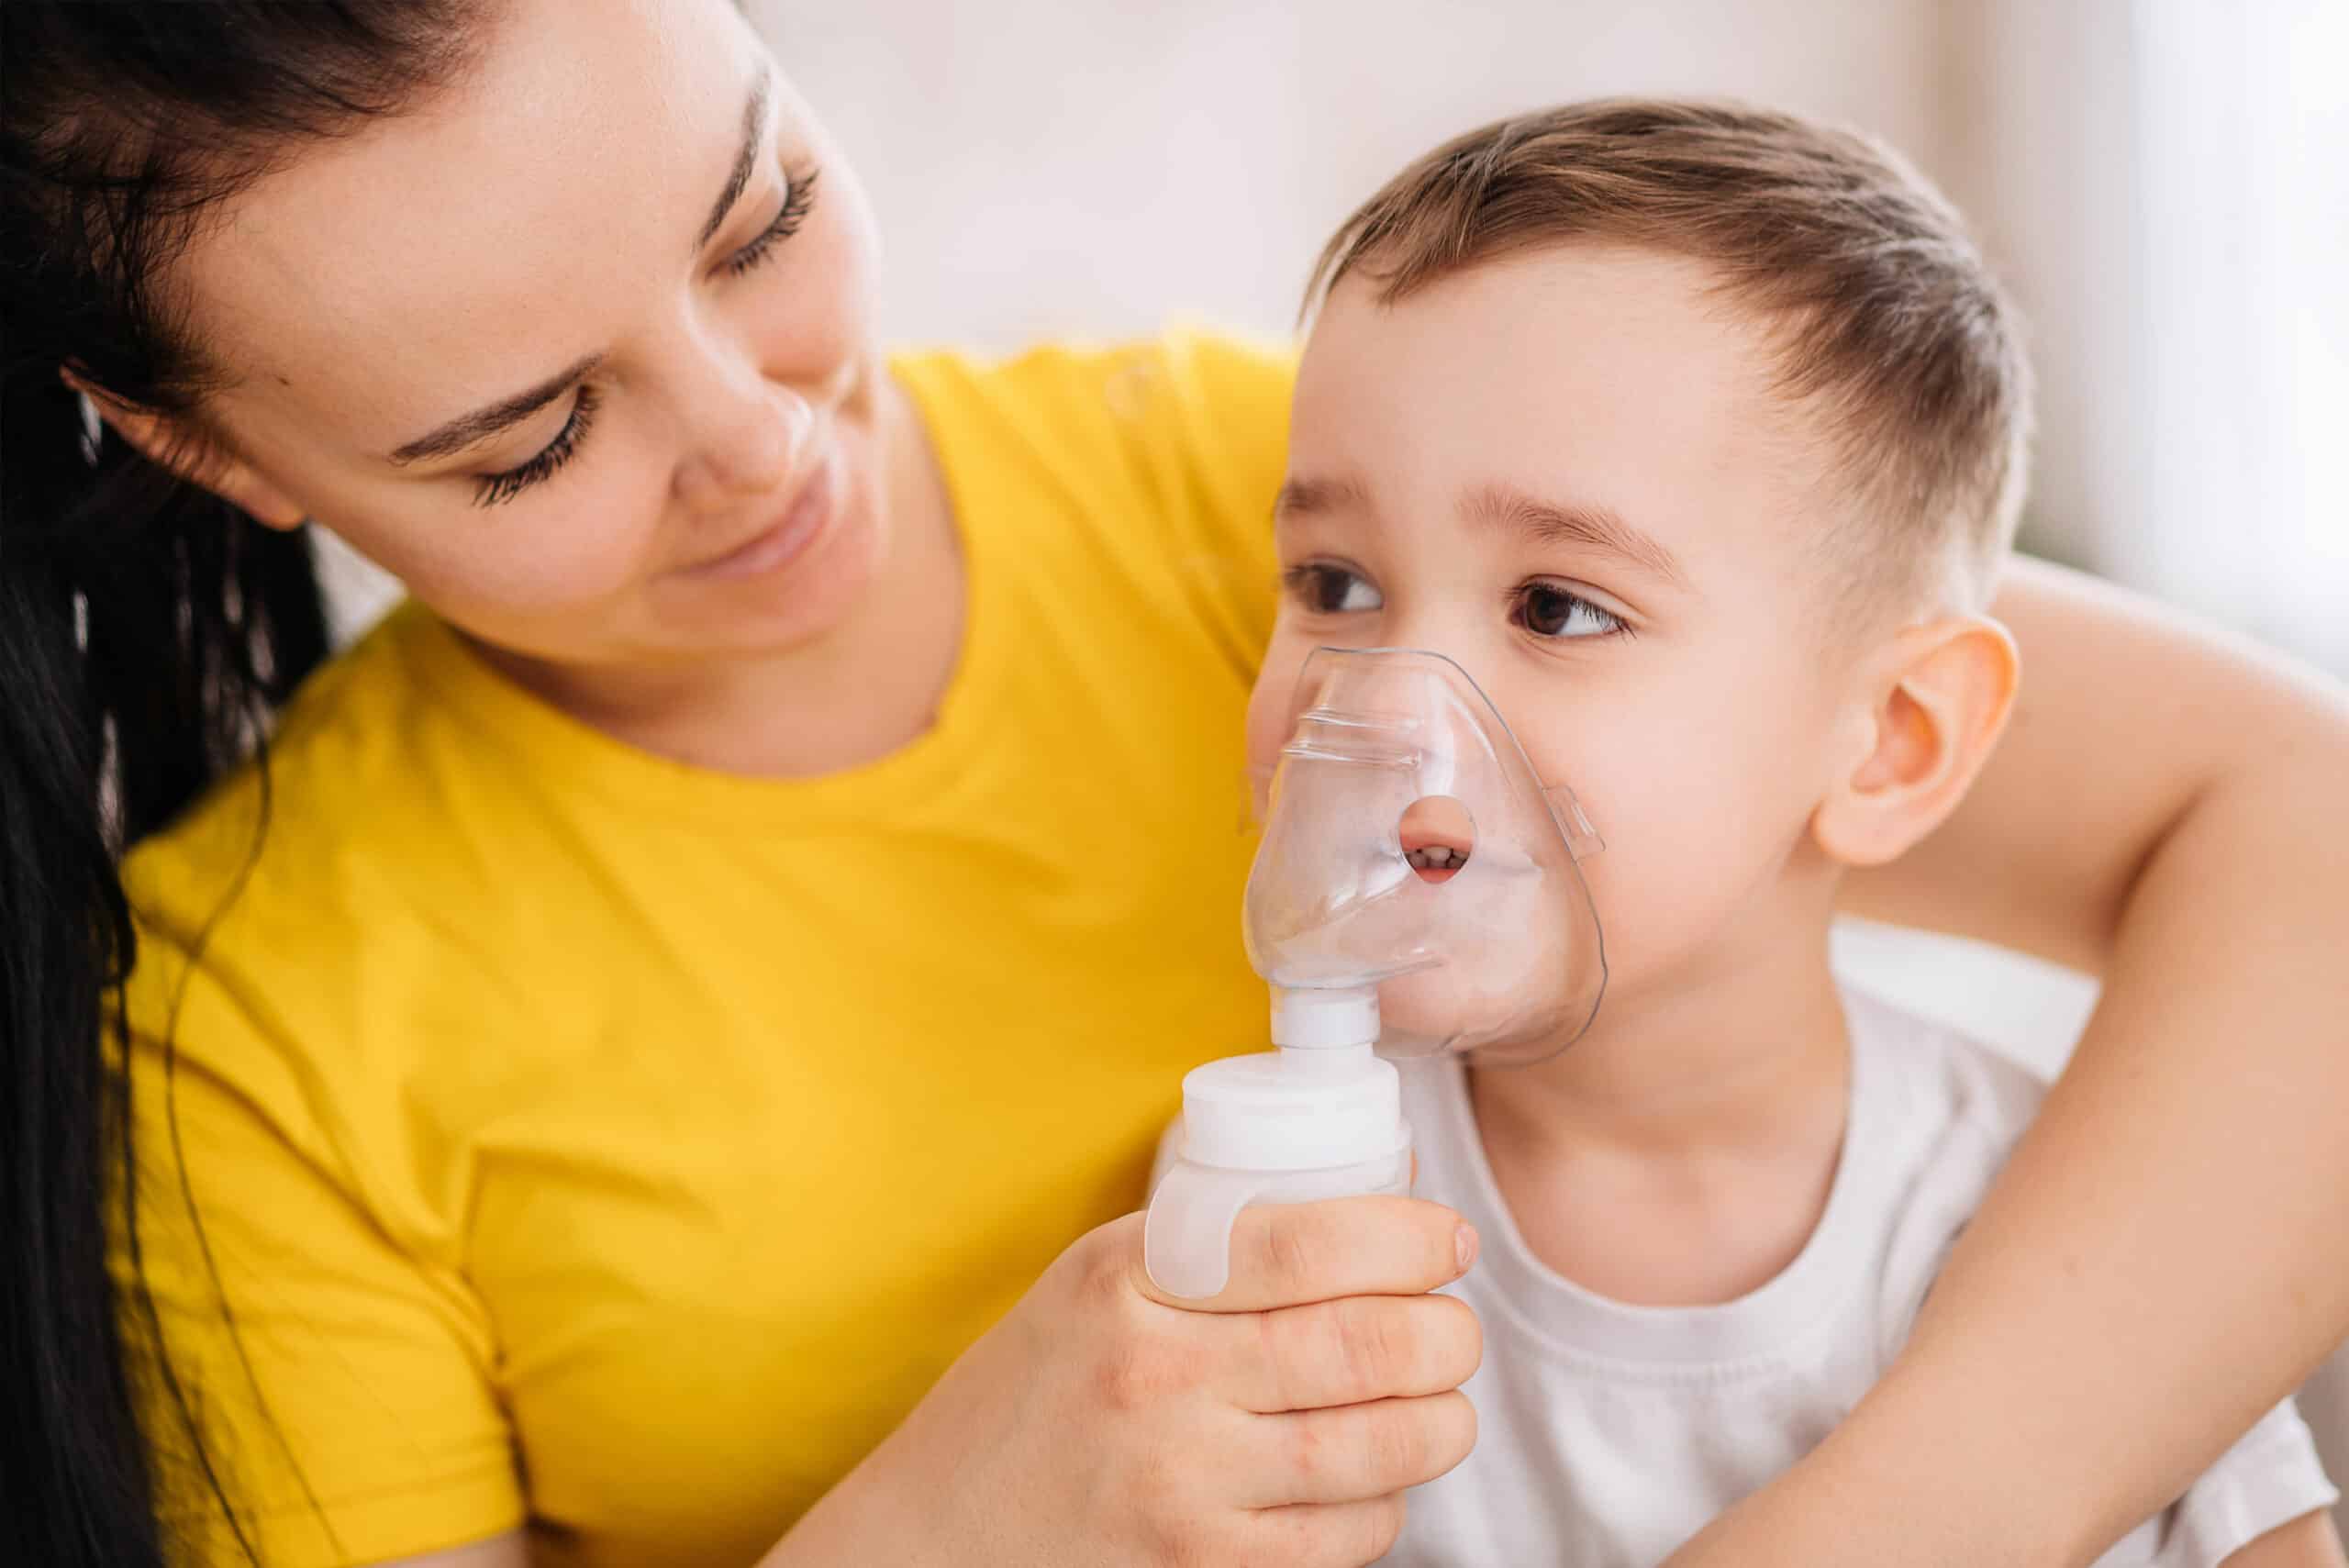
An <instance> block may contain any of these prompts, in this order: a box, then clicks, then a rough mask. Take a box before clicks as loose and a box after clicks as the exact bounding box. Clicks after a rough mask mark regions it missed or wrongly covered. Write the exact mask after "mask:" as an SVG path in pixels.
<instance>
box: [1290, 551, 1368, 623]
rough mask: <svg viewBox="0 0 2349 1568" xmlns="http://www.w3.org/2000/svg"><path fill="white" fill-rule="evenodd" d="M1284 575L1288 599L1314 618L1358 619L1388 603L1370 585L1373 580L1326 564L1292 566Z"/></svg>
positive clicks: (1341, 567) (1343, 568) (1315, 563)
mask: <svg viewBox="0 0 2349 1568" xmlns="http://www.w3.org/2000/svg"><path fill="white" fill-rule="evenodd" d="M1281 575H1282V580H1283V582H1284V583H1285V584H1286V586H1287V588H1288V594H1289V597H1290V598H1292V599H1295V600H1296V601H1297V605H1298V606H1300V607H1301V608H1303V609H1304V610H1305V611H1307V612H1308V614H1311V615H1317V616H1343V615H1358V614H1360V613H1362V612H1363V611H1364V610H1375V609H1377V608H1379V607H1380V606H1383V605H1385V604H1386V600H1385V599H1384V598H1382V597H1380V595H1379V592H1378V590H1377V589H1376V588H1375V587H1373V586H1372V585H1371V583H1370V579H1368V578H1367V577H1364V576H1363V575H1362V574H1361V573H1358V572H1354V571H1352V570H1349V569H1348V568H1346V567H1343V566H1332V565H1330V564H1329V563H1328V562H1313V563H1312V564H1309V565H1305V566H1292V567H1290V568H1289V569H1288V570H1287V571H1286V572H1285V573H1282V574H1281Z"/></svg>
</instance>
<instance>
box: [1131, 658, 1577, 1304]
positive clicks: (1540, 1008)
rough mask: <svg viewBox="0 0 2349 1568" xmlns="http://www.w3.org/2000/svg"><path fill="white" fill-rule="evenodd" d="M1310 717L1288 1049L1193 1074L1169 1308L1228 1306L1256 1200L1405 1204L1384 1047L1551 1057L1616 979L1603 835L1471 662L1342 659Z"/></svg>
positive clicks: (1255, 898) (1289, 813) (1296, 826)
mask: <svg viewBox="0 0 2349 1568" xmlns="http://www.w3.org/2000/svg"><path fill="white" fill-rule="evenodd" d="M1294 711H1295V713H1296V720H1295V727H1294V729H1293V732H1292V735H1291V738H1290V740H1289V741H1288V743H1287V744H1286V746H1284V747H1283V749H1282V751H1281V758H1280V762H1279V765H1278V766H1277V768H1276V769H1275V773H1274V776H1273V782H1272V792H1271V799H1270V804H1269V806H1268V808H1267V811H1266V816H1265V822H1264V842H1263V843H1262V845H1261V846H1260V847H1259V848H1258V850H1257V852H1256V862H1255V865H1254V867H1253V869H1252V871H1251V872H1250V873H1249V879H1248V898H1247V912H1246V935H1247V941H1248V955H1249V959H1250V961H1251V962H1252V963H1253V964H1254V965H1255V968H1256V972H1257V973H1259V974H1262V975H1263V976H1264V979H1265V981H1266V982H1267V983H1268V984H1270V985H1271V987H1272V1004H1273V1005H1272V1040H1273V1046H1274V1049H1273V1050H1272V1051H1265V1052H1259V1053H1256V1054H1254V1055H1250V1056H1235V1057H1229V1058H1226V1059H1225V1060H1223V1061H1220V1062H1208V1064H1207V1065H1206V1066H1204V1067H1200V1068H1197V1069H1195V1070H1194V1071H1193V1072H1191V1073H1189V1074H1188V1075H1187V1076H1186V1077H1185V1079H1184V1080H1183V1120H1182V1125H1181V1128H1180V1131H1179V1141H1178V1145H1177V1149H1176V1157H1175V1161H1174V1162H1173V1163H1172V1164H1171V1165H1170V1166H1169V1167H1168V1168H1167V1170H1166V1172H1165V1173H1164V1175H1163V1177H1162V1178H1161V1180H1160V1182H1159V1184H1158V1188H1157V1190H1156V1192H1155V1193H1153V1194H1152V1199H1151V1206H1150V1214H1149V1217H1148V1218H1147V1220H1146V1222H1145V1225H1144V1229H1143V1242H1142V1252H1143V1261H1144V1262H1145V1263H1146V1264H1147V1266H1148V1267H1149V1270H1150V1274H1151V1278H1152V1280H1153V1281H1155V1282H1156V1283H1157V1284H1158V1286H1159V1288H1160V1289H1161V1290H1163V1291H1165V1292H1166V1293H1167V1294H1169V1295H1171V1296H1185V1297H1194V1298H1196V1297H1201V1296H1214V1295H1216V1294H1217V1293H1218V1292H1219V1291H1221V1290H1222V1289H1223V1287H1224V1284H1225V1283H1226V1281H1227V1280H1228V1278H1229V1275H1230V1235H1231V1226H1232V1222H1233V1221H1234V1220H1235V1219H1236V1218H1238V1217H1239V1214H1240V1211H1241V1209H1242V1208H1243V1207H1247V1206H1248V1205H1250V1204H1252V1203H1301V1202H1306V1201H1309V1200H1312V1199H1317V1198H1328V1197H1346V1196H1353V1195H1362V1194H1371V1193H1404V1192H1408V1190H1409V1187H1410V1179H1411V1134H1410V1129H1409V1128H1408V1127H1407V1126H1406V1125H1405V1124H1404V1121H1403V1114H1402V1084H1401V1080H1400V1078H1399V1076H1398V1075H1397V1072H1396V1069H1395V1067H1394V1065H1393V1064H1392V1063H1391V1062H1387V1061H1386V1060H1383V1059H1382V1056H1381V1054H1380V1053H1381V1051H1385V1052H1386V1054H1387V1055H1403V1056H1409V1055H1426V1054H1431V1053H1435V1052H1440V1051H1462V1052H1473V1053H1474V1055H1475V1060H1476V1061H1478V1062H1495V1063H1505V1062H1531V1061H1539V1060H1541V1059H1542V1058H1543V1057H1546V1056H1549V1055H1552V1054H1553V1053H1555V1052H1556V1051H1560V1050H1563V1049H1564V1047H1565V1046H1567V1045H1568V1044H1570V1043H1571V1042H1572V1041H1573V1040H1575V1038H1576V1037H1578V1036H1579V1035H1580V1034H1581V1033H1582V1031H1583V1030H1584V1029H1586V1028H1587V1027H1588V1026H1589V1023H1590V1019H1591V1017H1592V1016H1593V1014H1594V1013H1595V1012H1596V1011H1597V1009H1598V998H1599V995H1600V993H1601V992H1602V991H1603V990H1604V989H1605V985H1606V975H1607V966H1606V958H1605V952H1604V949H1603V946H1602V944H1601V941H1600V939H1599V932H1598V916H1597V914H1596V912H1595V911H1594V910H1593V908H1592V906H1591V902H1590V895H1589V893H1588V890H1587V889H1586V887H1585V886H1584V884H1583V881H1582V876H1581V873H1580V872H1579V870H1578V869H1577V867H1576V864H1575V857H1576V855H1577V854H1578V853H1588V852H1590V851H1595V850H1596V849H1597V848H1598V839H1597V837H1596V835H1594V834H1592V833H1591V832H1590V830H1589V828H1588V825H1587V824H1586V822H1585V821H1584V820H1583V817H1582V815H1581V812H1580V810H1579V808H1578V807H1577V806H1575V803H1574V800H1573V797H1572V796H1571V795H1568V794H1567V793H1566V792H1565V791H1564V789H1556V790H1552V789H1547V788H1545V787H1544V786H1543V784H1542V781H1541V779H1540V778H1539V777H1538V776H1537V775H1536V773H1535V772H1534V770H1533V766H1532V764H1531V762H1529V761H1528V760H1527V758H1526V756H1525V753H1524V751H1523V750H1522V749H1521V748H1520V746H1519V745H1518V743H1517V740H1516V739H1515V737H1513V736H1512V735H1511V734H1510V733H1509V731H1508V726H1507V725H1506V724H1504V723H1503V722H1502V721H1501V718H1500V716H1499V715H1498V714H1497V713H1496V712H1495V711H1494V709H1493V706H1492V705H1491V703H1490V702H1489V701H1487V700H1486V697H1485V695H1484V694H1483V693H1482V692H1481V691H1479V690H1478V689H1477V687H1476V685H1475V682H1473V681H1471V680H1470V679H1469V678H1468V676H1467V674H1466V673H1465V672H1464V671H1463V670H1462V669H1461V668H1460V666H1459V665H1457V664H1455V663H1453V662H1452V661H1451V660H1450V659H1447V658H1445V657H1443V656H1442V654H1438V653H1430V652H1424V651H1416V650H1408V649H1323V650H1321V651H1319V652H1317V653H1315V654H1314V655H1313V657H1312V658H1311V659H1310V660H1308V662H1307V664H1306V667H1305V673H1304V674H1303V676H1302V677H1301V678H1300V680H1299V682H1298V692H1297V703H1296V706H1295V710H1294Z"/></svg>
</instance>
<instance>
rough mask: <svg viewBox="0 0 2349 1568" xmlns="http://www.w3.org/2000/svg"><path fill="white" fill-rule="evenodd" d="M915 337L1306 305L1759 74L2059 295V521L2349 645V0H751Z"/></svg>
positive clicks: (2042, 297) (2050, 501) (2129, 555)
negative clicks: (1344, 256)
mask: <svg viewBox="0 0 2349 1568" xmlns="http://www.w3.org/2000/svg"><path fill="white" fill-rule="evenodd" d="M751 9H752V12H753V14H754V15H756V16H757V17H759V19H760V21H761V23H762V25H763V27H764V28H766V30H767V32H768V34H769V36H770V37H771V38H772V39H774V43H775V47H776V49H777V51H778V52H779V54H780V55H781V57H782V59H783V62H784V66H785V70H786V71H787V72H789V73H790V74H791V75H792V76H793V77H794V78H795V79H796V82H797V83H798V84H799V86H800V88H801V90H802V91H803V92H804V93H805V94H806V95H807V97H808V98H809V99H810V100H811V101H812V102H813V103H814V105H815V106H816V108H817V111H818V114H819V115H820V116H821V117H824V118H825V119H826V121H827V122H828V123H829V126H830V128H831V129H832V131H833V133H834V135H835V136H836V137H837V138H838V139H839V140H840V141H841V144H842V145H843V147H844V149H845V150H846V152H847V155H848V156H849V158H850V159H851V160H852V161H853V162H854V164H855V166H856V168H857V170H858V172H859V173H860V174H861V175H862V177H863V180H864V183H865V184H866V185H867V187H868V188H869V189H870V191H871V194H872V196H873V200H874V206H875V207H876V208H877V209H878V211H879V214H880V217H881V224H882V232H883V236H884V243H885V258H884V266H885V311H886V320H887V324H888V326H889V328H890V330H891V332H892V334H893V335H894V336H896V337H897V338H899V339H923V340H953V341H958V342H963V343H968V344H973V345H975V346H979V347H983V348H995V349H1008V348H1011V347H1015V346H1017V345H1019V344H1021V343H1023V342H1026V341H1028V340H1030V339H1036V338H1039V337H1043V336H1048V335H1056V334H1084V335H1109V334H1117V333H1130V332H1141V331H1147V330H1149V329H1151V328H1153V327H1155V326H1158V325H1160V324H1161V323H1162V322H1163V321H1164V320H1165V319H1167V318H1168V317H1170V316H1175V315H1181V314H1186V313H1196V314H1201V315H1205V316H1208V317H1211V318H1215V319H1219V320H1221V321H1224V322H1227V323H1230V324H1233V325H1238V326H1243V327H1252V328H1259V329H1262V330H1265V331H1273V332H1278V331H1286V329H1287V328H1288V327H1289V326H1290V324H1291V322H1292V320H1293V318H1294V316H1295V313H1296V308H1297V295H1298V291H1299V289H1300V287H1301V285H1302V284H1303V282H1304V279H1305V275H1306V272H1307V269H1308V265H1309V263H1310V261H1311V258H1312V257H1313V255H1314V253H1315V252H1316V250H1318V249H1319V245H1320V242H1321V241H1322V239H1324V238H1325V237H1326V236H1327V235H1328V234H1329V232H1330V229H1331V228H1333V227H1335V225H1336V223H1337V222H1338V220H1339V219H1340V218H1341V217H1343V216H1344V214H1345V213H1346V212H1347V211H1348V210H1349V209H1350V208H1351V207H1352V206H1353V205H1354V204H1355V203H1356V202H1358V201H1360V200H1361V199H1362V198H1363V197H1364V196H1365V195H1368V194H1369V193H1370V192H1371V191H1372V190H1373V189H1374V188H1375V186H1376V185H1377V184H1378V183H1380V182H1381V181H1383V180H1384V179H1385V178H1386V176H1387V175H1389V174H1391V173H1392V172H1395V171H1396V170H1397V168H1399V167H1401V165H1402V164H1403V163H1404V162H1405V161H1408V159H1410V158H1411V157H1413V156H1415V155H1416V154H1418V153H1419V152H1420V151H1423V150H1426V149H1427V148H1428V147H1430V146H1431V145H1433V144H1434V143H1435V142H1436V141H1438V140H1440V139H1443V138H1444V137H1446V136H1449V135H1451V134H1453V133H1454V132H1456V131H1460V130H1464V129H1466V128H1469V127H1470V126H1472V125H1475V124H1477V123H1480V122H1481V121H1483V120H1486V119H1489V118H1491V117H1495V116H1497V115H1500V114H1505V113H1508V112H1510V111H1512V110H1516V109H1522V108H1527V107H1531V106H1537V105H1541V104H1545V103H1551V102H1554V101H1557V100H1560V99H1564V98H1571V97H1579V96H1585V95H1595V94H1615V93H1650V92H1654V93H1706V94H1728V95H1738V96H1742V97H1748V98H1753V99H1756V100H1760V101H1763V102H1767V103H1772V104H1776V105H1780V106H1787V107H1790V108H1796V109H1800V110H1804V111H1807V112H1810V113H1814V114H1819V115H1823V116H1828V117H1834V118H1837V119H1842V120H1845V121H1848V122H1851V123H1854V124H1857V125H1860V126H1863V127H1865V128H1869V129H1872V130H1875V131H1876V132H1878V133H1880V134H1881V135H1883V136H1885V137H1886V138H1887V139H1890V140H1891V141H1892V142H1893V143H1894V144H1895V145H1897V146H1898V147H1899V148H1901V149H1902V150H1904V151H1906V152H1907V153H1908V154H1909V156H1910V157H1911V158H1912V159H1914V160H1915V161H1917V162H1918V163H1919V164H1920V166H1921V167H1923V168H1924V169H1925V170H1926V171H1927V172H1928V173H1930V174H1931V175H1932V176H1933V177H1934V178H1935V179H1937V180H1938V181H1940V182H1941V183H1943V186H1944V187H1945V188H1946V189H1947V190H1948V191H1949V192H1950V194H1951V195H1953V196H1954V197H1955V198H1956V200H1957V201H1958V203H1959V205H1960V206H1963V207H1964V208H1965V210H1966V211H1967V213H1968V214H1970V215H1971V216H1972V217H1973V218H1974V220H1975V223H1976V228H1977V229H1978V230H1979V231H1980V233H1981V234H1982V236H1983V238H1984V239H1985V242H1986V244H1987V248H1988V250H1989V251H1990V253H1991V255H1992V257H1993V258H1994V260H1995V261H1997V262H1998V265H1999V267H2000V270H2001V272H2003V273H2004V275H2005V276H2006V277H2007V278H2008V280H2009V283H2010V284H2011V285H2012V286H2013V287H2014V289H2015V291H2016V293H2017V294H2018V295H2020V297H2021V300H2022V302H2023V305H2024V307H2025V310H2026V312H2027V313H2028V315H2029V316H2030V317H2031V319H2032V323H2033V328H2034V332H2033V337H2034V345H2035V349H2036V352H2037V358H2038V361H2039V366H2040V372H2041V375H2042V379H2043V397H2042V402H2043V421H2042V423H2043V434H2042V439H2041V441H2040V446H2039V479H2038V484H2037V486H2036V494H2037V501H2036V504H2035V506H2033V508H2032V517H2031V520H2030V525H2029V531H2028V535H2027V539H2028V542H2029V543H2030V544H2031V545H2032V548H2034V549H2036V550H2040V551H2042V552H2043V553H2049V554H2053V555H2055V556H2057V557H2059V558H2061V559H2064V560H2067V561H2070V562H2075V563H2076V564H2082V565H2087V566H2089V567H2092V568H2094V569H2095V570H2098V571H2099V572H2102V573H2108V574H2110V575H2111V576H2114V577H2116V578H2119V579H2121V581H2124V582H2127V583H2130V584H2133V585H2136V586H2139V587H2143V588H2148V589H2151V590H2153V591H2154V592H2156V593H2158V594H2159V595H2162V596H2163V597H2164V598H2165V599H2169V600H2171V601H2172V602H2175V603H2177V604H2180V605H2184V606H2189V607H2192V608H2195V609H2198V610H2201V611H2204V612H2207V613H2210V614H2211V615H2214V616H2216V617H2219V618H2221V620H2224V621H2226V622H2228V623H2230V624H2232V625H2233V626H2236V627H2239V628H2243V629H2244V630H2246V631H2249V632H2251V633H2253V634H2254V635H2256V636H2258V637H2260V638H2261V639H2264V640H2266V641H2269V642H2272V643H2275V644H2277V645H2279V646H2283V647H2287V648H2290V649H2293V650H2296V651H2300V652H2303V653H2305V654H2308V655H2310V656H2311V657H2314V658H2317V659H2319V660H2321V661H2322V662H2326V663H2328V664H2330V665H2331V666H2332V667H2333V668H2334V669H2336V670H2340V671H2343V672H2344V673H2349V455H2344V454H2349V287H2344V283H2349V0H2239V3H2221V0H1646V3H1642V4H1629V3H1620V0H1472V3H1467V4H1453V5H1436V4H1428V3H1423V0H1287V3H1286V4H1277V3H1275V4H1265V3H1259V0H1183V3H1180V4H1177V3H1175V0H1138V3H1130V4H1124V5H1117V6H1107V5H1097V4H1079V3H1075V0H998V3H996V4H991V5H986V6H972V5H956V4H952V3H951V0H862V3H860V4H858V5H854V6H820V5H813V4H795V3H794V0H751Z"/></svg>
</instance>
